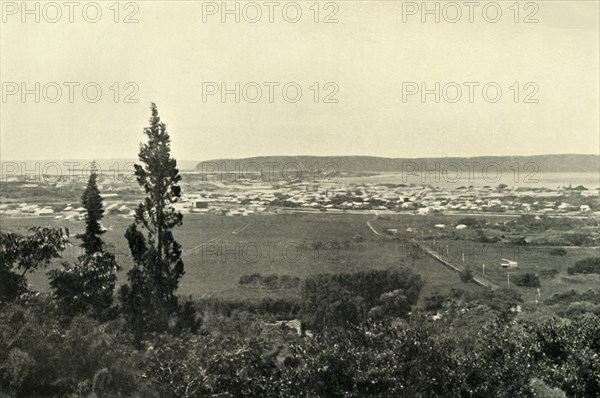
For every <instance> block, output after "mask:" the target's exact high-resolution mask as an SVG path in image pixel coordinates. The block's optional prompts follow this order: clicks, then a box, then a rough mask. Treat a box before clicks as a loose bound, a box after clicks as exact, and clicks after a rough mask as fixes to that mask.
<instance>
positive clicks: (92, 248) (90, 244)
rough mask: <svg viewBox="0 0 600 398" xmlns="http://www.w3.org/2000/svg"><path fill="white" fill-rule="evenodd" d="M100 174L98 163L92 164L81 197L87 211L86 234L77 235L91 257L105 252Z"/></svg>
mask: <svg viewBox="0 0 600 398" xmlns="http://www.w3.org/2000/svg"><path fill="white" fill-rule="evenodd" d="M97 179H98V174H97V169H96V163H95V162H93V163H92V167H91V174H90V178H89V179H88V183H87V187H86V188H85V191H83V194H82V195H81V203H82V205H83V207H84V208H85V210H86V214H85V232H84V233H83V234H79V235H77V238H78V239H81V247H83V249H84V250H85V254H88V255H91V254H93V253H96V252H101V251H102V250H103V242H102V239H101V238H100V235H102V234H103V233H104V232H105V231H103V230H102V224H101V223H100V222H101V220H102V217H104V209H103V207H102V197H101V196H100V190H99V189H98V184H97V182H96V181H97Z"/></svg>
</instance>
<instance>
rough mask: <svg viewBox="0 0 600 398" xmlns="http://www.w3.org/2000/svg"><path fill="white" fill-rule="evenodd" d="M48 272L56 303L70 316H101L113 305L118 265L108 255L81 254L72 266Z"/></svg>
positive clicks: (65, 265) (104, 253)
mask: <svg viewBox="0 0 600 398" xmlns="http://www.w3.org/2000/svg"><path fill="white" fill-rule="evenodd" d="M63 267H64V268H63V269H56V270H52V271H49V272H48V276H49V278H50V287H51V288H52V290H53V293H54V297H55V298H56V301H57V302H58V304H59V305H60V306H61V307H62V308H63V309H64V310H65V311H66V312H67V313H69V314H76V313H90V314H92V315H95V316H101V315H103V314H104V313H105V312H106V310H108V309H109V308H110V307H111V306H112V302H113V291H114V288H115V282H116V280H117V275H116V272H117V271H118V270H119V266H118V265H117V263H116V261H115V256H114V255H113V254H112V253H109V252H96V253H94V254H92V255H88V254H84V255H83V256H81V258H80V259H79V262H78V263H77V264H75V265H71V264H69V263H63Z"/></svg>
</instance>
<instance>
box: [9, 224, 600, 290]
mask: <svg viewBox="0 0 600 398" xmlns="http://www.w3.org/2000/svg"><path fill="white" fill-rule="evenodd" d="M456 220H457V216H455V217H453V216H427V217H422V216H413V215H389V216H388V215H386V216H383V217H379V218H376V216H375V215H374V214H330V213H313V214H304V213H294V214H269V215H266V214H265V215H253V216H248V217H224V216H213V215H197V214H186V215H185V217H184V224H183V226H182V227H179V228H177V229H176V231H175V235H176V239H177V240H178V241H179V242H180V243H181V244H182V246H183V251H184V255H183V259H184V262H185V270H186V273H185V275H184V277H183V279H182V281H181V283H180V287H179V293H180V294H183V295H192V296H193V297H206V296H209V295H216V296H219V297H228V298H240V299H242V298H257V297H263V296H265V295H270V296H275V297H282V296H283V297H284V296H289V295H293V294H296V292H294V291H271V292H269V291H265V290H253V289H244V288H240V287H239V286H238V280H239V278H240V276H241V275H244V274H252V273H261V274H270V273H275V274H280V275H282V274H288V275H292V276H299V277H306V276H308V275H314V274H318V273H323V272H353V271H359V270H366V269H385V268H390V267H391V268H393V267H398V266H400V265H405V266H407V267H409V268H411V269H413V270H415V271H416V272H418V273H419V274H421V275H422V276H423V278H424V279H425V280H426V282H427V283H426V286H425V287H424V289H423V292H422V295H421V296H422V297H425V296H426V295H427V294H429V293H430V292H431V291H432V290H434V289H439V290H441V291H447V290H448V289H450V288H452V287H460V288H463V289H481V288H480V287H478V286H476V285H474V284H464V283H462V282H461V281H460V279H459V277H458V275H457V274H456V273H455V272H452V271H450V270H448V269H447V268H445V267H444V266H442V265H441V264H440V263H438V262H436V261H434V260H433V259H431V258H430V257H427V256H422V257H421V258H417V259H414V260H413V259H412V258H411V257H410V256H409V255H408V252H409V251H408V249H407V242H409V241H410V240H411V239H413V238H414V239H417V240H420V238H421V235H422V234H423V235H425V236H426V235H427V234H428V232H429V231H431V230H432V229H433V228H434V225H435V224H438V223H451V222H452V221H454V222H456ZM1 222H2V230H3V231H4V230H9V231H16V232H21V233H26V230H27V228H28V227H31V226H35V225H50V226H55V227H67V228H69V230H70V232H71V236H72V242H73V243H74V244H77V240H76V239H75V238H74V235H75V234H76V233H79V232H81V231H82V230H83V222H70V221H64V220H55V219H53V218H34V217H32V218H18V219H11V218H4V219H2V220H1ZM130 222H131V220H130V219H125V218H123V217H120V216H109V217H105V218H104V222H103V225H104V226H105V227H107V228H108V231H107V232H106V234H105V235H104V240H105V241H106V242H107V243H109V244H110V245H112V250H113V251H114V252H115V253H116V254H117V257H118V261H119V263H120V264H121V265H122V266H123V268H124V270H123V271H122V272H121V273H120V275H119V280H120V282H123V281H125V280H126V271H127V270H128V269H129V268H130V266H131V263H130V260H129V258H128V254H129V249H128V247H127V241H126V239H125V238H124V236H123V234H124V232H125V229H126V228H127V226H128V225H129V223H130ZM367 222H369V224H370V226H371V227H372V228H371V227H370V226H369V224H367ZM390 228H394V229H397V233H396V234H394V235H393V236H392V235H390V234H387V233H385V230H386V229H390ZM409 228H410V229H411V231H410V232H407V229H409ZM428 244H429V245H430V246H431V245H433V241H429V243H428ZM435 244H436V248H437V250H438V252H439V253H440V254H442V255H446V252H445V251H446V245H448V246H449V248H448V252H447V257H448V258H449V259H450V260H451V261H452V262H454V263H457V264H463V263H462V252H465V253H466V254H465V263H464V264H465V265H470V266H471V267H472V269H473V270H474V271H475V272H479V273H480V272H481V264H483V263H485V264H486V269H485V272H486V276H487V277H488V278H490V280H492V281H493V282H494V283H496V284H499V285H502V284H504V286H505V285H506V270H502V269H500V267H499V261H500V258H509V259H515V260H516V261H519V265H520V267H519V269H518V271H517V272H536V273H537V272H539V271H541V270H543V269H552V268H554V269H558V270H559V274H557V275H556V276H554V277H552V278H550V279H548V278H546V279H542V288H541V293H542V299H545V298H548V297H550V296H551V295H552V294H553V293H556V292H559V291H564V290H569V289H576V290H586V289H588V288H592V287H597V286H598V284H599V282H600V280H599V279H598V278H596V277H597V275H595V276H591V277H590V276H588V277H581V276H568V275H567V274H566V269H567V268H568V267H570V266H572V265H573V264H574V263H575V262H576V261H577V260H579V259H581V258H584V257H587V256H592V255H598V253H597V250H595V249H590V248H587V249H586V248H581V249H579V248H572V249H569V250H568V251H567V255H566V256H563V257H556V256H551V255H550V254H549V249H548V248H532V249H529V248H527V249H526V250H525V252H523V251H521V252H515V249H516V248H517V247H516V246H514V247H511V246H508V245H498V244H482V243H472V242H466V241H451V242H446V241H437V242H436V243H435ZM519 250H523V248H522V247H520V248H519ZM78 254H79V249H78V248H71V249H70V250H68V251H67V252H66V253H65V255H64V256H63V257H64V258H65V259H68V260H73V259H74V258H76V257H77V255H78ZM58 264H59V263H58V262H57V263H56V264H54V265H53V266H58ZM511 272H513V270H511ZM28 278H29V283H30V284H31V285H33V288H34V289H37V290H41V291H45V290H47V288H48V284H47V279H46V276H45V274H44V273H43V272H37V273H35V274H31V275H29V277H28ZM511 287H514V285H512V286H511ZM515 288H516V287H515ZM517 289H518V290H519V291H520V292H521V293H522V294H523V296H524V298H525V299H526V301H533V300H535V299H536V298H537V291H536V289H532V288H520V287H518V288H517Z"/></svg>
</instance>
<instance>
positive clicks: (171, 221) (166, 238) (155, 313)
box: [121, 103, 184, 330]
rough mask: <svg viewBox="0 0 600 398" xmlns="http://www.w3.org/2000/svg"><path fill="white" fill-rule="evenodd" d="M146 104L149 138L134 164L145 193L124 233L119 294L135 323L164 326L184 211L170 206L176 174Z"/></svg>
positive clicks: (179, 269) (179, 270)
mask: <svg viewBox="0 0 600 398" xmlns="http://www.w3.org/2000/svg"><path fill="white" fill-rule="evenodd" d="M150 109H151V111H152V116H151V117H150V127H147V128H145V129H144V133H145V134H146V136H147V137H148V142H147V143H144V144H141V145H140V153H139V159H140V161H141V162H142V164H136V165H135V176H136V178H137V182H138V183H139V184H140V186H141V187H142V188H143V189H144V191H145V193H146V198H145V200H144V201H143V202H142V203H140V205H139V206H138V208H137V209H136V211H135V219H134V222H133V224H131V225H130V226H129V228H128V229H127V232H126V233H125V237H126V238H127V241H128V243H129V249H130V251H131V255H132V258H133V261H134V267H133V268H132V269H131V271H129V273H128V279H129V285H127V286H125V287H124V288H123V289H122V290H121V299H122V300H123V304H124V309H125V311H126V312H128V313H129V315H130V316H131V317H132V319H131V320H132V321H134V323H135V326H136V327H144V328H145V329H155V330H156V329H162V328H164V327H166V322H167V320H168V316H169V315H170V314H172V313H173V312H174V311H176V309H177V307H178V305H177V297H176V296H175V291H176V290H177V286H178V284H179V279H181V277H182V275H183V273H184V271H183V261H182V259H181V245H180V244H179V243H178V242H177V241H176V240H175V238H174V237H173V233H172V229H173V228H174V227H176V226H179V225H181V224H182V220H183V215H182V214H181V213H180V212H177V211H175V209H174V208H173V206H172V204H173V203H175V202H176V201H177V200H178V199H179V198H180V197H181V188H180V187H179V186H178V183H179V181H180V180H181V176H180V174H179V170H178V169H177V161H176V160H175V159H173V158H171V145H170V143H171V139H170V137H169V134H168V133H167V128H166V125H165V124H164V123H163V122H161V120H160V117H159V116H158V109H157V107H156V105H155V104H154V103H152V105H151V107H150Z"/></svg>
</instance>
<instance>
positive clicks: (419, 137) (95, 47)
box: [0, 0, 600, 161]
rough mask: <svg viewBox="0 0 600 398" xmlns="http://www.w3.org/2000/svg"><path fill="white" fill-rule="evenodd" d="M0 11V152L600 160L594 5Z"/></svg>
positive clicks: (194, 4)
mask: <svg viewBox="0 0 600 398" xmlns="http://www.w3.org/2000/svg"><path fill="white" fill-rule="evenodd" d="M1 3H2V4H1V6H2V21H1V23H0V52H1V53H0V80H1V81H2V99H1V102H0V157H1V158H2V161H7V160H23V159H27V160H31V159H33V160H37V159H39V160H42V159H110V158H136V157H137V153H138V149H139V143H140V142H141V141H142V140H143V139H144V135H143V128H144V127H146V126H147V124H148V118H149V115H150V111H149V105H150V102H156V103H157V105H158V109H159V113H160V115H161V117H162V119H163V121H164V122H166V123H167V126H168V130H169V132H170V134H171V138H172V151H173V156H174V157H176V158H178V159H185V160H208V159H217V158H237V157H250V156H262V155H370V156H385V157H427V156H436V157H438V156H478V155H531V154H549V153H586V154H598V153H599V152H600V137H599V136H600V134H599V131H600V128H599V115H598V109H599V107H600V106H599V86H600V82H599V48H600V44H599V14H600V12H599V2H597V1H564V2H563V1H537V2H530V3H528V4H532V5H530V6H527V7H525V5H524V4H525V3H523V2H521V3H520V6H519V7H518V15H517V10H516V9H514V8H512V9H511V7H514V6H513V4H514V2H513V1H497V2H495V3H493V2H479V3H477V7H476V8H474V9H473V10H470V9H469V8H467V7H465V6H462V4H463V2H456V3H453V4H458V6H459V8H452V7H450V6H446V3H444V2H429V3H428V7H430V9H432V10H433V9H434V7H436V4H437V7H439V10H440V11H439V22H436V21H435V17H436V15H435V14H423V13H422V11H423V10H422V7H421V2H420V1H419V2H405V1H368V2H361V1H337V2H318V3H317V5H318V7H315V6H314V3H315V2H314V1H297V2H295V3H294V2H284V1H281V2H279V1H278V2H276V3H277V6H276V7H275V8H274V9H273V12H272V17H273V21H272V22H270V21H269V6H268V5H266V3H265V2H262V1H259V2H255V3H252V4H251V5H248V3H247V2H236V1H229V2H228V3H227V6H228V7H229V9H234V8H235V7H236V4H237V7H239V22H236V21H235V17H236V15H235V13H233V14H224V15H222V13H221V11H222V5H221V4H222V2H221V1H219V2H202V1H154V0H148V1H137V2H120V3H119V4H118V5H119V7H118V10H117V8H115V7H114V5H113V4H114V2H112V1H108V2H103V1H97V2H95V3H93V2H79V3H78V4H79V5H78V6H77V7H76V8H74V9H73V10H72V19H73V22H70V21H69V18H70V16H69V11H70V10H69V8H68V7H67V6H64V5H63V2H56V3H53V4H58V9H57V8H56V6H54V5H50V6H47V3H46V2H37V4H39V5H38V7H39V15H38V16H39V21H38V22H36V21H35V17H36V15H35V14H36V12H37V11H36V9H35V8H34V7H35V4H36V2H30V3H28V4H29V7H30V10H33V12H32V13H31V14H27V13H24V12H23V9H22V3H21V2H20V1H19V2H7V1H2V2H1ZM89 3H93V4H91V5H90V4H89ZM489 3H493V4H492V5H489ZM84 6H86V8H85V12H84V10H83V8H84ZM111 7H112V8H111ZM284 8H285V11H284ZM483 8H485V13H484V11H483ZM98 9H100V11H101V14H96V12H97V10H98ZM298 9H299V10H300V11H301V15H299V14H296V12H297V10H298ZM257 10H260V12H261V15H260V18H259V17H258V14H257V13H256V11H257ZM317 10H318V13H317V12H316V11H317ZM498 10H500V12H501V14H496V12H497V11H498ZM116 11H118V13H117V12H116ZM457 11H459V12H460V13H461V14H460V16H459V14H458V13H457ZM469 11H472V18H473V21H472V22H470V21H469V17H470V16H469ZM58 12H60V15H59V13H58ZM97 15H99V16H97ZM223 17H224V18H225V22H223V21H222V18H223ZM23 18H25V21H24V22H23ZM115 18H116V21H117V22H115ZM315 18H316V21H315ZM422 18H425V22H422ZM515 18H516V20H517V21H518V22H515ZM94 19H98V20H97V21H96V22H92V21H93V20H94ZM125 19H128V20H129V21H131V22H133V23H125V21H124V20H125ZM255 19H257V22H255V23H252V20H255ZM295 19H298V21H297V22H295V23H293V22H292V21H294V20H295ZM325 19H328V21H329V23H325V21H324V20H325ZM453 20H456V22H452V21H453ZM494 20H497V21H496V22H495V23H492V21H494ZM525 20H528V21H530V22H533V23H525ZM535 20H537V22H534V21H535ZM135 21H137V22H135ZM336 21H337V22H336ZM36 83H39V88H36V87H37V86H36ZM236 83H239V91H238V92H239V102H236V101H235V99H236V98H235V93H230V94H226V95H225V96H224V98H223V97H222V96H221V89H222V88H223V87H222V84H224V85H225V87H224V88H225V89H226V90H230V92H231V91H233V92H235V87H236ZM436 83H437V84H439V89H438V90H437V94H439V102H436V98H435V97H436ZM84 86H85V87H86V91H85V93H84V92H83V87H84ZM70 87H71V88H72V90H73V93H72V98H69V97H70V92H69V91H70ZM98 87H99V88H100V89H101V91H102V92H101V94H98V92H97V88H98ZM257 87H258V88H259V89H260V90H261V97H260V98H258V99H257V93H258V91H257ZM283 87H286V90H285V92H284V90H283ZM317 87H318V89H317ZM483 87H486V89H485V90H484V89H483ZM298 88H299V90H300V91H301V96H300V97H298V96H297V93H298V92H299V91H298ZM498 88H499V89H500V90H501V91H498ZM270 89H272V90H273V95H272V101H271V100H270V98H269V94H270V92H269V91H270ZM423 89H425V90H429V91H426V93H427V92H429V94H425V96H424V97H423V96H422V95H421V94H422V90H423ZM471 89H472V90H473V91H472V98H471V99H470V98H469V97H470V90H471ZM24 90H29V91H26V92H29V94H25V95H23V92H24ZM59 90H60V96H58V93H59ZM211 90H213V91H214V90H216V92H215V93H212V91H211ZM459 92H460V93H461V96H460V98H459V97H458V96H457V95H458V93H459ZM317 93H318V98H317V97H316V94H317ZM517 93H518V95H517ZM36 95H39V99H38V102H36ZM94 101H95V102H94Z"/></svg>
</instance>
